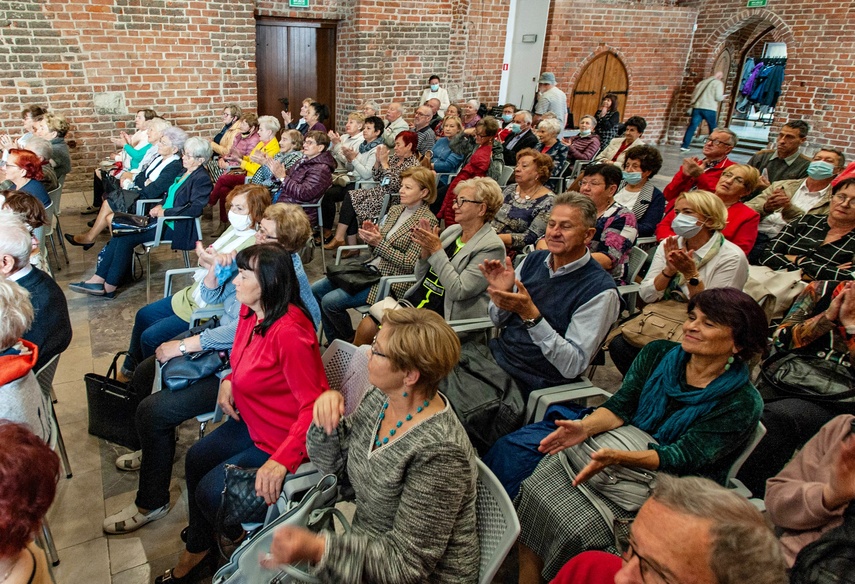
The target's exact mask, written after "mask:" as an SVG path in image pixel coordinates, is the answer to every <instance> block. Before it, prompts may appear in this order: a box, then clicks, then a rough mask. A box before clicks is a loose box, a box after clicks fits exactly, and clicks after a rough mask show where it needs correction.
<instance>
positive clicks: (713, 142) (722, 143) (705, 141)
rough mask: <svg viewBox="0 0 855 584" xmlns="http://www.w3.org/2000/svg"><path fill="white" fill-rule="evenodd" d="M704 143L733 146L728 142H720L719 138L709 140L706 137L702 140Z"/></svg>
mask: <svg viewBox="0 0 855 584" xmlns="http://www.w3.org/2000/svg"><path fill="white" fill-rule="evenodd" d="M704 144H712V145H713V146H733V144H731V143H730V142H722V141H721V140H710V139H709V138H707V139H706V140H704Z"/></svg>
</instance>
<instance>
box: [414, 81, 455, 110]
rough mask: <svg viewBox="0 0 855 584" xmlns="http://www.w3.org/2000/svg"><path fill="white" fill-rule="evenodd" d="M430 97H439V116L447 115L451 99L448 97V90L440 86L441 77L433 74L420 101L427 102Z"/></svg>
mask: <svg viewBox="0 0 855 584" xmlns="http://www.w3.org/2000/svg"><path fill="white" fill-rule="evenodd" d="M429 99H438V100H439V109H438V110H437V114H439V117H441V118H442V117H445V110H447V109H448V106H449V104H450V103H451V100H450V99H448V90H446V89H445V88H444V87H440V85H439V77H438V76H436V75H431V76H430V79H428V87H427V89H425V90H424V91H423V92H422V98H421V100H419V103H425V102H427V101H428V100H429Z"/></svg>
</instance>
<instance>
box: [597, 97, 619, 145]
mask: <svg viewBox="0 0 855 584" xmlns="http://www.w3.org/2000/svg"><path fill="white" fill-rule="evenodd" d="M617 104H618V98H617V96H616V95H615V94H614V93H607V94H605V95H604V96H603V100H602V101H601V102H600V109H598V110H597V113H595V114H594V117H595V118H596V119H597V127H596V128H595V130H594V131H595V132H596V133H597V136H599V137H600V145H601V146H602V147H606V146H607V145H608V143H609V142H611V141H612V138H614V137H615V136H617V133H618V126H620V112H619V111H618V109H617Z"/></svg>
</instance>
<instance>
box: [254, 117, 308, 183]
mask: <svg viewBox="0 0 855 584" xmlns="http://www.w3.org/2000/svg"><path fill="white" fill-rule="evenodd" d="M301 158H303V134H301V133H300V132H298V131H297V130H284V131H283V132H282V136H281V137H280V138H279V152H277V153H276V154H274V155H273V157H272V158H271V157H270V156H268V155H267V154H265V153H264V152H262V151H260V150H258V151H256V152H254V153H253V154H252V156H250V158H249V159H250V160H251V161H252V162H257V163H258V164H260V165H261V166H260V167H259V168H258V170H257V171H255V174H254V175H252V178H251V179H249V182H250V184H254V185H261V186H263V187H266V188H267V189H273V188H274V184H273V179H274V178H275V176H274V173H273V168H276V169H277V172H278V173H279V174H280V175H284V174H285V172H287V171H288V170H291V167H292V166H294V165H295V164H297V161H299V160H300V159H301ZM277 165H281V168H280V167H279V166H277ZM272 194H273V193H271V195H272Z"/></svg>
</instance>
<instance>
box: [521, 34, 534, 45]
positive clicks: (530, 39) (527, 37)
mask: <svg viewBox="0 0 855 584" xmlns="http://www.w3.org/2000/svg"><path fill="white" fill-rule="evenodd" d="M522 42H524V43H536V42H537V35H536V34H524V35H522Z"/></svg>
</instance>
